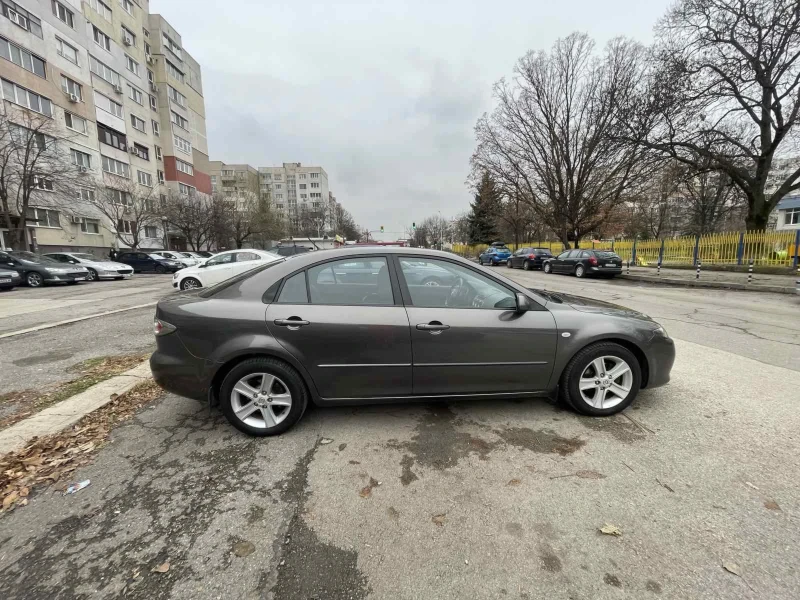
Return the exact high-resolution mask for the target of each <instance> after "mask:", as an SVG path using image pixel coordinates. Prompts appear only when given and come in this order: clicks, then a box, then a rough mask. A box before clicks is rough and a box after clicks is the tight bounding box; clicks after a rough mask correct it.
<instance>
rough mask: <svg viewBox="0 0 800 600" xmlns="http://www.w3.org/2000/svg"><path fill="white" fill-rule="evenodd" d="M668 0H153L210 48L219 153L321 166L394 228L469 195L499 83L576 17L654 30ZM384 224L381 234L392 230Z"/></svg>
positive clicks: (201, 56) (603, 36)
mask: <svg viewBox="0 0 800 600" xmlns="http://www.w3.org/2000/svg"><path fill="white" fill-rule="evenodd" d="M668 5H669V2H668V0H650V1H649V2H642V1H641V0H601V1H599V2H598V1H597V0H561V1H553V0H549V1H546V2H545V1H543V0H537V1H534V2H531V1H530V0H515V1H512V0H484V1H482V2H476V1H469V0H467V1H465V0H461V1H458V2H450V1H447V2H445V1H441V0H434V1H433V2H431V1H430V0H429V1H427V2H423V1H420V0H400V1H397V0H394V1H392V2H384V1H382V0H372V1H369V0H365V1H363V2H351V1H345V0H327V1H325V2H319V3H317V2H298V1H297V0H291V1H287V0H272V1H270V0H267V1H266V2H262V1H258V0H225V2H216V1H214V2H211V1H204V0H153V1H152V2H151V5H150V9H151V12H154V13H160V14H162V15H163V16H164V17H165V18H166V19H167V20H168V21H169V22H170V23H171V24H172V25H173V26H174V27H175V28H176V29H177V30H178V32H179V33H180V34H181V36H182V37H183V44H184V46H185V47H186V49H187V50H188V51H189V52H190V53H191V54H192V55H193V56H194V57H195V59H197V60H198V61H199V62H200V65H201V66H202V70H203V87H204V95H205V104H206V118H207V126H208V142H209V152H210V158H211V159H212V160H222V161H225V162H229V163H248V164H250V165H253V166H255V167H259V166H277V165H280V164H281V163H282V162H301V163H303V164H306V165H321V166H322V167H323V168H324V169H325V170H326V171H327V173H328V177H329V183H330V187H331V191H332V192H333V193H334V195H335V196H336V197H337V199H338V200H339V201H340V202H342V204H343V205H344V206H345V207H346V208H347V209H348V210H350V212H351V213H352V214H353V216H354V217H355V219H356V221H357V222H358V223H359V225H361V226H363V227H368V228H369V229H371V230H373V229H378V228H379V227H380V226H381V225H384V226H385V227H386V231H387V234H386V235H385V236H384V238H385V239H395V238H397V237H401V236H402V233H403V229H404V227H409V226H410V225H411V223H412V221H416V222H417V223H419V222H420V221H422V220H423V219H424V218H425V217H427V216H429V215H431V214H435V213H436V211H437V210H440V211H441V212H442V214H443V215H445V216H446V217H448V218H449V217H452V216H454V215H456V214H457V213H459V212H462V211H465V210H467V208H468V203H469V201H470V199H471V195H470V192H469V190H468V189H467V187H466V185H465V183H464V182H465V180H466V178H467V176H468V174H469V157H470V155H471V153H472V150H473V147H474V136H473V127H474V125H475V122H476V121H477V119H478V118H479V117H480V116H481V115H482V114H483V113H484V112H486V111H488V110H490V108H491V105H492V99H491V86H492V84H493V83H494V82H495V81H496V80H498V79H499V78H501V77H504V76H508V75H510V74H511V71H512V69H513V66H514V63H515V61H516V60H517V59H518V58H519V57H520V56H522V55H523V54H524V53H525V52H526V51H528V50H530V49H537V50H538V49H548V48H549V47H550V46H551V45H552V43H553V42H554V41H555V40H556V39H557V38H559V37H564V36H566V35H568V34H569V33H571V32H572V31H576V30H578V31H585V32H587V33H589V35H591V36H592V37H593V38H594V39H595V40H596V41H597V42H598V44H599V45H602V44H605V42H606V41H608V40H609V39H610V38H612V37H615V36H617V35H627V36H629V37H633V38H635V39H638V40H640V41H642V42H648V41H650V39H651V38H652V27H653V24H654V23H655V21H656V20H657V19H658V17H659V16H660V15H661V14H663V12H664V11H665V10H666V8H667V6H668ZM378 237H380V236H378Z"/></svg>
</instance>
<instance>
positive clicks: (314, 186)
mask: <svg viewBox="0 0 800 600" xmlns="http://www.w3.org/2000/svg"><path fill="white" fill-rule="evenodd" d="M311 187H312V188H318V187H319V184H318V183H312V184H311Z"/></svg>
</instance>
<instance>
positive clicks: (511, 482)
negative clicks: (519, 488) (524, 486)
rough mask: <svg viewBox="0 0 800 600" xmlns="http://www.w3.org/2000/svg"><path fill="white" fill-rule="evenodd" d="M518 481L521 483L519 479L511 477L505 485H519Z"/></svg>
mask: <svg viewBox="0 0 800 600" xmlns="http://www.w3.org/2000/svg"><path fill="white" fill-rule="evenodd" d="M520 483H522V480H521V479H512V480H511V481H509V482H508V483H507V484H506V485H519V484H520Z"/></svg>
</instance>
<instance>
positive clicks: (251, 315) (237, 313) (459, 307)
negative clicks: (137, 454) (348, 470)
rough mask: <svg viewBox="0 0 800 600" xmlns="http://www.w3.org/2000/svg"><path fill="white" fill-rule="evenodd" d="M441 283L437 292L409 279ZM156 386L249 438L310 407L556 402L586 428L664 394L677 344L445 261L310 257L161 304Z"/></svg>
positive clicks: (587, 304)
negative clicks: (657, 391) (585, 420)
mask: <svg viewBox="0 0 800 600" xmlns="http://www.w3.org/2000/svg"><path fill="white" fill-rule="evenodd" d="M421 263H425V265H426V267H427V266H428V265H429V266H430V271H436V272H438V271H439V270H442V271H444V272H446V273H448V274H449V277H448V278H444V277H442V279H441V282H440V283H439V285H428V284H426V283H425V282H424V278H423V279H419V278H418V277H415V278H414V279H413V281H414V282H413V283H412V280H410V278H409V277H407V276H406V273H407V272H408V273H417V274H418V273H420V271H421V270H425V271H428V269H427V268H426V267H423V266H422V265H421ZM154 330H155V334H156V343H157V350H156V352H155V353H154V354H153V355H152V357H151V359H150V366H151V369H152V371H153V376H154V377H155V379H156V381H157V382H158V383H159V384H160V385H161V386H162V387H164V388H166V389H167V390H170V391H173V392H175V393H177V394H180V395H183V396H188V397H193V398H198V399H201V400H206V401H210V402H212V403H213V402H218V403H219V404H220V406H221V408H222V411H223V413H224V414H225V416H226V417H227V419H228V420H229V421H230V422H231V423H232V424H233V425H234V426H235V427H237V428H238V429H240V430H242V431H244V432H247V433H249V434H252V435H275V434H279V433H282V432H284V431H286V430H287V429H289V428H290V427H291V426H292V425H294V424H295V423H296V422H297V421H298V420H299V419H300V417H301V416H302V415H303V411H305V409H306V405H307V404H308V403H309V402H314V403H316V404H320V405H329V406H336V405H347V404H366V403H374V402H390V401H409V400H431V399H442V398H444V399H451V398H455V399H458V398H482V399H486V400H491V399H499V398H524V397H537V396H539V397H541V396H556V395H558V396H560V398H561V400H562V402H563V403H564V404H566V405H568V406H571V407H572V408H573V409H575V410H576V411H578V412H580V413H583V414H587V415H595V416H606V415H612V414H615V413H617V412H619V411H621V410H623V409H625V408H626V407H627V406H629V405H630V404H631V403H632V402H633V400H634V398H635V397H636V394H637V393H638V392H639V389H640V388H644V387H648V388H651V387H656V386H660V385H663V384H665V383H667V382H668V381H669V376H670V370H671V369H672V364H673V362H674V360H675V346H674V343H673V341H672V340H671V339H670V338H669V336H668V335H667V333H666V331H665V330H664V328H663V327H661V326H660V325H659V324H658V323H656V322H655V321H653V320H652V319H650V318H649V317H647V316H646V315H643V314H641V313H639V312H636V311H633V310H630V309H627V308H624V307H621V306H616V305H613V304H608V303H605V302H599V301H595V300H589V299H585V298H580V297H576V296H567V295H562V294H554V293H552V292H544V291H536V290H530V289H527V288H525V287H522V286H521V285H519V284H518V283H515V282H513V281H511V280H509V279H507V278H505V277H503V276H502V275H499V274H496V273H489V272H487V271H486V269H482V268H480V267H478V266H477V265H474V264H472V263H471V262H469V261H467V260H464V259H462V258H459V257H456V256H454V255H452V254H447V253H444V252H436V251H431V250H416V249H410V248H388V247H383V248H381V247H372V248H361V249H358V250H321V251H318V252H313V253H307V254H302V255H299V256H295V257H293V258H291V259H281V260H276V261H272V262H269V263H265V264H264V265H263V266H259V267H257V268H255V269H252V270H250V271H247V272H245V273H242V274H241V275H238V276H234V277H232V278H230V279H227V280H225V281H223V282H222V283H219V284H218V285H215V286H212V287H209V288H205V289H200V290H194V291H190V292H187V293H184V294H180V295H174V296H169V297H167V298H164V299H162V300H161V301H160V302H159V303H158V306H157V308H156V315H155V321H154Z"/></svg>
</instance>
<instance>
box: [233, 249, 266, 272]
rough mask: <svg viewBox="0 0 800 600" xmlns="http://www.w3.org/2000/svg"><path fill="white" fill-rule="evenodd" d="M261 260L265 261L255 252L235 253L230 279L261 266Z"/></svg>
mask: <svg viewBox="0 0 800 600" xmlns="http://www.w3.org/2000/svg"><path fill="white" fill-rule="evenodd" d="M260 260H263V258H262V257H261V255H260V254H256V253H255V252H247V251H244V250H243V251H242V252H236V253H234V258H233V262H232V263H231V265H230V277H233V276H234V275H238V274H239V273H244V272H245V271H249V270H250V269H254V268H255V267H257V266H258V265H259V261H260Z"/></svg>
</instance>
